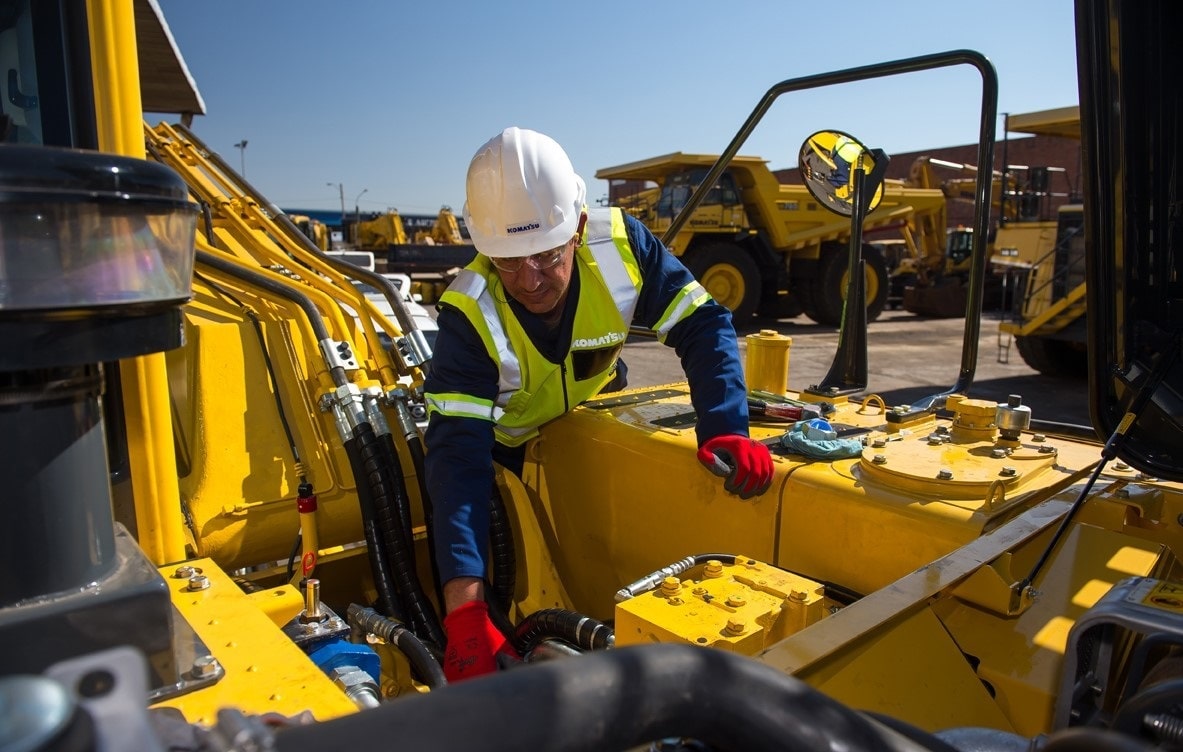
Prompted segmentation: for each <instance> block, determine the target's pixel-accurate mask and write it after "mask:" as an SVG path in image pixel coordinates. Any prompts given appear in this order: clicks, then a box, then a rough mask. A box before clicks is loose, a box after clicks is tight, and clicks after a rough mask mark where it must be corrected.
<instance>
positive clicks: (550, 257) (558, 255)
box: [489, 238, 575, 274]
mask: <svg viewBox="0 0 1183 752" xmlns="http://www.w3.org/2000/svg"><path fill="white" fill-rule="evenodd" d="M574 239H575V238H571V240H568V241H567V242H566V243H563V244H562V245H561V246H559V247H558V248H551V249H550V250H549V251H542V252H541V253H535V254H534V255H533V256H525V257H521V256H519V257H517V258H493V257H492V256H490V257H489V261H490V262H492V264H493V266H495V267H497V268H498V269H499V270H501V271H503V272H505V273H506V274H514V273H516V272H520V271H521V270H522V266H529V267H530V268H531V269H534V270H536V271H544V270H546V269H550V268H551V267H553V266H558V264H559V262H560V261H562V260H563V256H564V255H565V254H566V253H567V248H568V247H570V245H571V241H572V240H574Z"/></svg>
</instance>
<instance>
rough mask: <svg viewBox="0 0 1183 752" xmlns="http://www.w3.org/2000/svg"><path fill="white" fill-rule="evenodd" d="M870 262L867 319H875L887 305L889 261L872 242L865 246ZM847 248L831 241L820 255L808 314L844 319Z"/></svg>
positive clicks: (829, 320) (831, 322) (823, 320)
mask: <svg viewBox="0 0 1183 752" xmlns="http://www.w3.org/2000/svg"><path fill="white" fill-rule="evenodd" d="M863 258H864V259H865V260H866V262H867V271H866V280H865V282H866V288H865V292H866V296H867V321H874V320H875V319H877V318H879V314H881V313H883V309H884V308H885V307H886V306H887V291H888V287H889V285H890V282H889V281H888V277H887V261H886V260H885V259H884V258H883V253H882V252H880V251H879V249H878V248H876V247H874V246H872V245H864V246H863ZM847 265H848V264H847V250H846V247H845V246H844V245H842V244H840V243H831V244H827V245H826V246H824V247H823V248H822V254H821V258H820V259H818V269H817V277H815V278H814V280H813V291H812V292H813V294H812V295H811V296H810V299H809V302H808V303H807V304H806V306H805V315H807V316H809V318H811V319H813V320H814V321H816V322H817V323H819V324H826V325H827V326H838V325H839V324H841V323H842V303H843V301H844V300H845V299H846V284H847V276H846V267H847Z"/></svg>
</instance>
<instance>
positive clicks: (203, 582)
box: [186, 574, 210, 591]
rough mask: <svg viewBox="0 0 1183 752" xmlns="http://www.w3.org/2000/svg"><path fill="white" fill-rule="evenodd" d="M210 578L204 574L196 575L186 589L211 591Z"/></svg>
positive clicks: (190, 579) (191, 578)
mask: <svg viewBox="0 0 1183 752" xmlns="http://www.w3.org/2000/svg"><path fill="white" fill-rule="evenodd" d="M209 585H210V582H209V578H208V577H206V576H205V575H203V574H195V575H193V576H192V577H190V578H189V584H188V585H186V587H187V588H188V589H189V590H195V591H196V590H209Z"/></svg>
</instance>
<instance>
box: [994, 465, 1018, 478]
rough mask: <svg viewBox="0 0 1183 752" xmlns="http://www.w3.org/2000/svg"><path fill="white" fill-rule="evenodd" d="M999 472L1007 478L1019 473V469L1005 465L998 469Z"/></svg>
mask: <svg viewBox="0 0 1183 752" xmlns="http://www.w3.org/2000/svg"><path fill="white" fill-rule="evenodd" d="M998 474H999V475H1001V476H1003V477H1006V478H1011V477H1013V476H1015V475H1018V470H1015V469H1014V468H1013V467H1004V468H1002V469H1001V470H999V471H998Z"/></svg>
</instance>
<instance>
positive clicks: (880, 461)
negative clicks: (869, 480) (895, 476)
mask: <svg viewBox="0 0 1183 752" xmlns="http://www.w3.org/2000/svg"><path fill="white" fill-rule="evenodd" d="M871 462H874V463H875V464H876V465H886V464H887V455H884V454H877V455H875V456H874V457H872V458H871Z"/></svg>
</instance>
